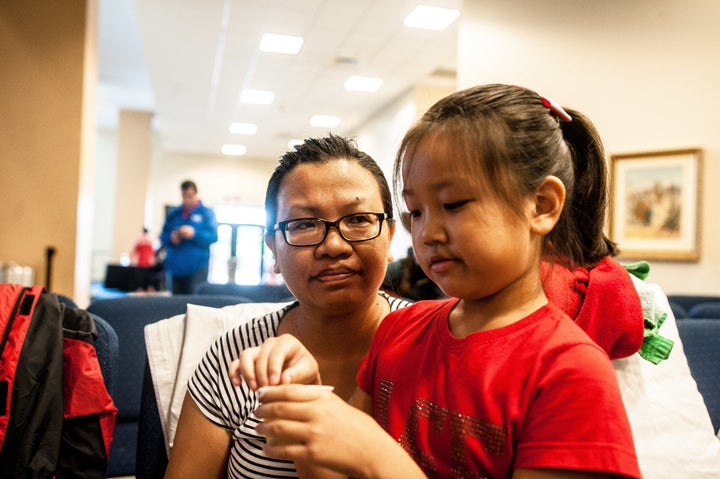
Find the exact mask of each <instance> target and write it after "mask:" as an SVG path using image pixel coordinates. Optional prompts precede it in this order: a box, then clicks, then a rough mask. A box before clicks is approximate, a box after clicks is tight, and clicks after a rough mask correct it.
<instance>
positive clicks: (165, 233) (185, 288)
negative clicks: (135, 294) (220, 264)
mask: <svg viewBox="0 0 720 479" xmlns="http://www.w3.org/2000/svg"><path fill="white" fill-rule="evenodd" d="M180 190H181V191H182V205H179V206H176V207H175V208H172V209H171V210H170V211H168V214H167V216H166V218H165V224H164V225H163V230H162V234H161V235H160V241H161V242H162V244H163V246H164V247H165V249H166V254H167V255H166V257H165V271H166V276H167V284H168V289H170V291H172V293H173V294H192V293H193V292H194V290H195V288H196V287H197V285H199V284H200V283H202V282H204V281H207V278H208V270H209V265H210V245H211V244H213V243H215V242H216V241H217V240H218V235H217V226H218V225H217V220H216V219H215V213H214V212H213V210H212V209H210V208H208V207H207V206H205V205H203V204H202V201H200V199H199V198H198V191H197V185H196V184H195V182H193V181H190V180H186V181H183V182H182V184H181V185H180Z"/></svg>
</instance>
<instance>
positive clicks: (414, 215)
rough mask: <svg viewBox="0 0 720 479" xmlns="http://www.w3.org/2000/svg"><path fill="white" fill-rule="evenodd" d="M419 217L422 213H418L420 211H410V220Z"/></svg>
mask: <svg viewBox="0 0 720 479" xmlns="http://www.w3.org/2000/svg"><path fill="white" fill-rule="evenodd" d="M418 216H420V211H418V210H412V211H410V218H417V217H418Z"/></svg>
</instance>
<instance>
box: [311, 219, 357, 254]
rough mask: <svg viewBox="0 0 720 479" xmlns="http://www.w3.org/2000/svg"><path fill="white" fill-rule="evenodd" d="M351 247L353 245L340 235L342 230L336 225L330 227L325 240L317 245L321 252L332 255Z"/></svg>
mask: <svg viewBox="0 0 720 479" xmlns="http://www.w3.org/2000/svg"><path fill="white" fill-rule="evenodd" d="M351 249H352V245H351V244H350V243H349V242H348V241H347V240H345V239H344V238H343V237H342V236H341V235H340V231H338V229H337V227H336V226H331V227H329V228H328V231H327V235H325V240H324V241H323V242H322V243H320V244H319V245H318V246H317V251H319V252H320V253H321V254H329V255H331V256H337V255H338V254H342V253H343V252H346V251H348V250H351Z"/></svg>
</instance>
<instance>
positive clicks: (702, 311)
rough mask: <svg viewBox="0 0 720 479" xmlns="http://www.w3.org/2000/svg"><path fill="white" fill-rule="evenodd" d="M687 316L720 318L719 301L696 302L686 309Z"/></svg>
mask: <svg viewBox="0 0 720 479" xmlns="http://www.w3.org/2000/svg"><path fill="white" fill-rule="evenodd" d="M688 318H715V319H717V318H720V301H708V302H704V303H698V304H696V305H695V306H693V307H692V308H690V310H689V311H688Z"/></svg>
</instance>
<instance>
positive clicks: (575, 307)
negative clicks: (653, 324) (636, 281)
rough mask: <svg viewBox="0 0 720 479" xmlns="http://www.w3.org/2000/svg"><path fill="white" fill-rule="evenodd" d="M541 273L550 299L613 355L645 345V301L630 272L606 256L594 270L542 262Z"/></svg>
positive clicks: (632, 350) (636, 349)
mask: <svg viewBox="0 0 720 479" xmlns="http://www.w3.org/2000/svg"><path fill="white" fill-rule="evenodd" d="M542 266H543V268H542V277H543V285H544V287H545V295H546V296H547V297H548V300H549V301H550V302H551V303H553V304H555V305H556V306H558V307H559V308H561V309H562V310H563V311H565V312H566V313H567V314H568V316H570V317H571V318H573V319H574V320H575V322H576V323H577V324H578V325H579V326H580V327H581V328H583V329H584V330H585V332H586V333H587V334H588V335H589V336H590V337H591V338H592V339H593V340H594V341H595V342H596V343H597V344H598V345H599V346H600V347H602V348H603V349H604V350H605V351H606V352H607V354H608V356H610V359H617V358H624V357H627V356H630V355H632V354H634V353H636V352H637V351H638V350H639V349H640V346H642V342H643V337H644V320H643V311H642V304H641V303H640V297H639V296H638V294H637V292H636V290H635V286H634V285H633V282H632V280H631V279H630V274H629V273H628V272H627V271H626V270H625V268H623V267H622V265H621V264H620V263H618V262H617V261H615V260H613V259H611V258H609V257H607V258H605V259H604V260H602V261H601V262H600V263H599V264H598V265H597V266H595V267H594V268H593V269H591V270H587V269H585V268H576V269H575V270H574V271H570V270H569V269H567V268H565V267H563V266H561V265H558V264H555V265H551V264H549V263H543V265H542Z"/></svg>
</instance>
